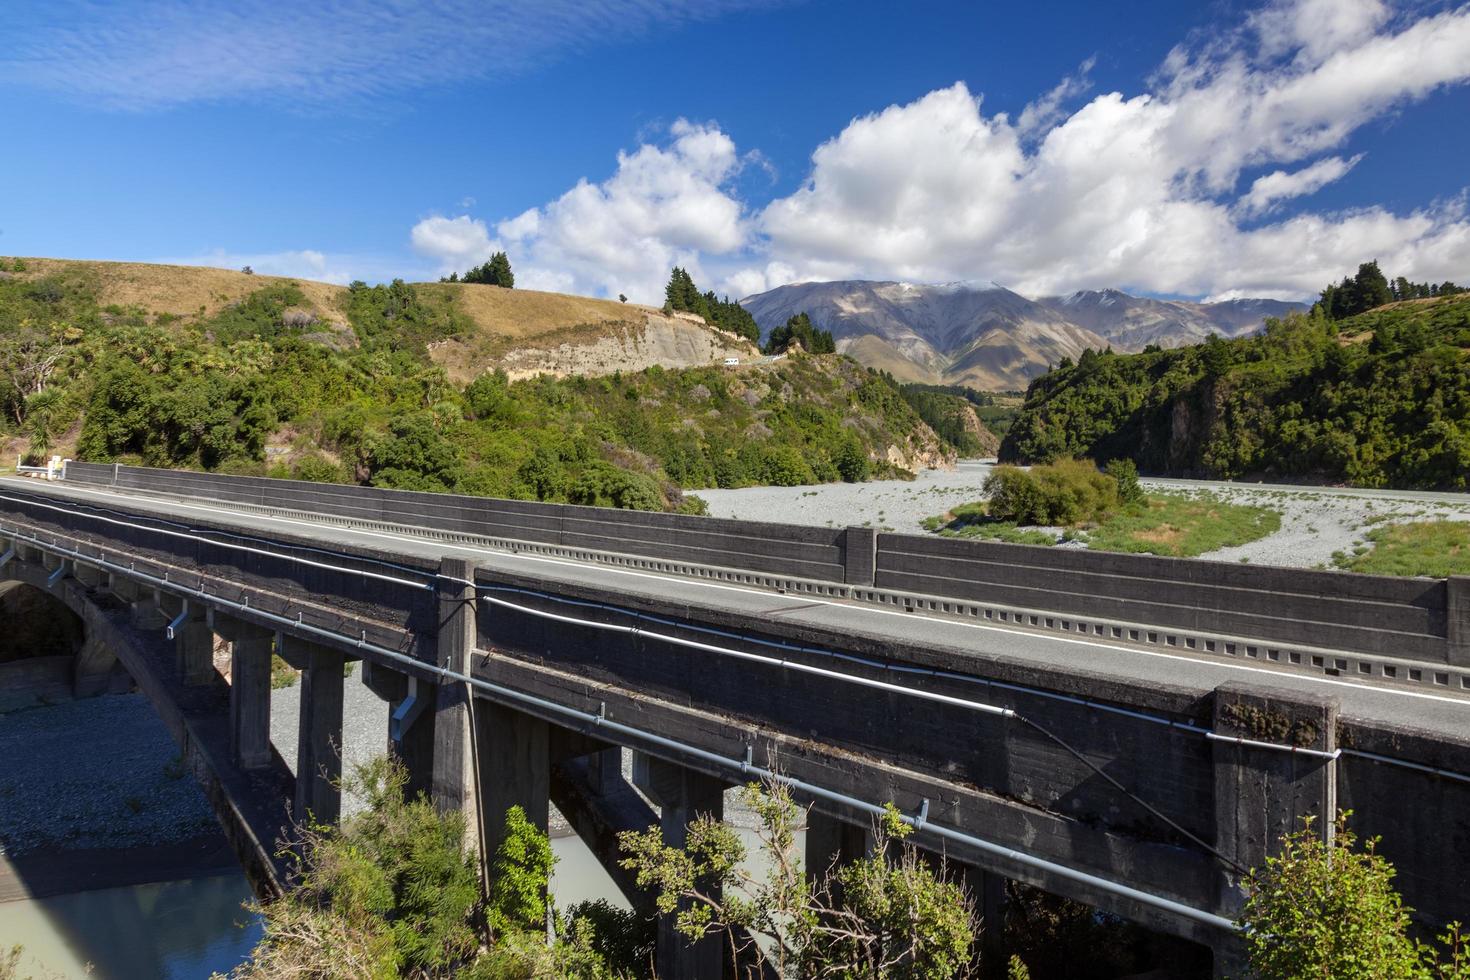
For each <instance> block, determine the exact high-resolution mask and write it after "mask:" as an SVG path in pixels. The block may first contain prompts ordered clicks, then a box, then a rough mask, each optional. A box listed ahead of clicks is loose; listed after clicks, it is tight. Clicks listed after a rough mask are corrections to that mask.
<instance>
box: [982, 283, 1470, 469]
mask: <svg viewBox="0 0 1470 980" xmlns="http://www.w3.org/2000/svg"><path fill="white" fill-rule="evenodd" d="M1000 453H1001V459H1002V460H1003V461H1019V462H1031V461H1044V460H1051V459H1056V458H1058V457H1061V456H1069V455H1070V456H1085V457H1091V458H1094V459H1099V460H1107V459H1112V458H1116V457H1130V458H1132V459H1134V460H1135V461H1136V462H1137V464H1138V466H1139V468H1140V469H1141V470H1143V471H1145V472H1152V473H1171V474H1182V475H1198V476H1210V477H1221V478H1235V477H1255V476H1262V477H1271V478H1283V479H1293V480H1304V481H1325V482H1331V483H1350V484H1354V485H1357V486H1365V487H1423V488H1442V489H1451V490H1470V295H1466V294H1461V295H1458V296H1445V297H1440V298H1437V299H1422V300H1411V301H1407V302H1402V303H1394V304H1389V305H1387V306H1382V307H1379V308H1377V309H1374V310H1370V311H1369V312H1367V313H1362V314H1359V315H1357V316H1354V317H1350V318H1348V319H1345V320H1340V321H1331V320H1328V319H1325V318H1323V317H1322V316H1320V315H1319V314H1312V315H1307V314H1295V315H1292V316H1288V317H1287V318H1285V319H1282V320H1271V321H1268V323H1267V327H1266V330H1265V332H1264V333H1263V334H1262V335H1260V336H1256V337H1250V338H1242V339H1238V340H1228V341H1226V340H1218V339H1215V340H1211V341H1207V342H1206V343H1203V344H1199V345H1196V346H1193V347H1186V348H1180V349H1176V350H1166V351H1153V352H1146V353H1142V354H1133V355H1116V354H1111V353H1102V354H1096V353H1091V352H1089V353H1088V354H1086V355H1084V356H1083V357H1082V359H1081V360H1080V361H1079V362H1078V363H1076V364H1063V366H1062V367H1060V368H1059V369H1057V370H1054V371H1052V372H1050V373H1049V374H1046V375H1044V376H1042V377H1040V378H1037V379H1036V380H1035V381H1034V382H1032V384H1031V386H1030V388H1029V389H1028V391H1027V393H1026V401H1025V405H1024V406H1023V409H1022V411H1021V414H1020V416H1019V417H1018V418H1017V419H1016V421H1015V423H1014V424H1013V425H1012V426H1011V428H1010V430H1009V432H1008V433H1007V435H1006V438H1005V440H1004V441H1003V443H1002V445H1001V450H1000Z"/></svg>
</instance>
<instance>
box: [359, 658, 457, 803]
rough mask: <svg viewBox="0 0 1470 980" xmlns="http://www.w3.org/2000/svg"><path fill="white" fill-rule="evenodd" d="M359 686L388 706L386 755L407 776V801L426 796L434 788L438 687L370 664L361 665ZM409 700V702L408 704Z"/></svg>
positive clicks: (390, 669)
mask: <svg viewBox="0 0 1470 980" xmlns="http://www.w3.org/2000/svg"><path fill="white" fill-rule="evenodd" d="M362 682H363V683H364V684H366V685H367V686H368V689H369V690H371V691H372V692H373V693H374V694H376V695H377V696H378V697H380V698H382V699H383V700H384V701H387V702H388V754H389V755H391V756H392V757H393V758H395V759H397V760H398V762H399V763H400V764H402V766H403V768H404V769H405V770H406V771H407V773H408V785H407V786H406V787H404V790H405V792H406V793H407V794H408V796H409V799H412V798H414V797H416V796H418V795H419V794H421V793H422V794H423V795H424V796H430V795H431V794H432V791H433V788H434V705H435V704H436V703H437V702H438V699H439V694H438V686H437V685H435V684H430V683H428V682H427V681H415V682H414V684H413V685H412V689H411V690H410V684H409V679H408V675H407V674H404V673H403V672H402V671H398V670H394V669H393V668H391V667H384V666H383V665H382V664H375V663H373V662H372V661H371V660H364V661H363V662H362ZM410 699H412V700H410Z"/></svg>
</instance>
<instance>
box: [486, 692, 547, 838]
mask: <svg viewBox="0 0 1470 980" xmlns="http://www.w3.org/2000/svg"><path fill="white" fill-rule="evenodd" d="M474 711H475V753H476V755H477V756H478V758H477V759H476V760H475V763H476V767H477V769H478V772H479V793H480V820H481V834H482V836H481V842H482V843H483V845H484V848H485V865H486V867H489V865H490V864H491V863H492V862H493V861H494V860H495V853H496V851H497V850H499V848H500V844H501V842H502V841H504V840H505V811H507V810H509V809H510V808H511V807H512V806H519V807H520V808H521V809H522V810H524V811H525V813H526V819H527V820H529V821H530V822H531V825H532V826H534V827H535V828H536V829H538V830H540V831H541V832H542V833H543V834H544V833H546V826H547V819H548V815H549V808H550V799H551V756H550V753H549V751H548V747H547V742H548V734H549V730H550V726H549V725H548V724H547V723H546V722H545V721H542V720H541V719H540V718H536V717H533V716H531V715H528V714H526V713H524V712H521V711H517V710H515V709H514V708H507V707H504V706H503V705H499V704H494V703H492V702H489V701H477V702H475V705H474Z"/></svg>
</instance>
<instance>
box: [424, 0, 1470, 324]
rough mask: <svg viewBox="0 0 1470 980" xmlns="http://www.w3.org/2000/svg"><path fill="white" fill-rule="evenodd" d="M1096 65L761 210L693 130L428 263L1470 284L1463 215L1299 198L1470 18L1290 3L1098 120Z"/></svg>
mask: <svg viewBox="0 0 1470 980" xmlns="http://www.w3.org/2000/svg"><path fill="white" fill-rule="evenodd" d="M1090 67H1091V63H1090V62H1089V63H1088V64H1084V65H1083V66H1082V67H1081V69H1080V70H1079V71H1078V72H1077V73H1075V74H1074V75H1073V76H1071V77H1069V78H1067V79H1064V80H1063V81H1062V82H1061V83H1059V84H1058V85H1057V86H1055V87H1054V88H1052V89H1051V90H1050V91H1048V92H1046V93H1044V94H1042V95H1041V96H1039V97H1038V98H1037V99H1036V100H1034V101H1033V102H1032V103H1031V104H1030V105H1028V106H1027V107H1026V108H1025V109H1024V110H1023V111H1022V112H1021V113H1020V114H1018V116H1017V117H1016V118H1015V119H1014V120H1012V119H1011V118H1010V117H1009V116H1008V115H1007V114H1005V113H993V114H987V113H986V112H985V111H984V107H983V104H982V100H981V98H980V97H979V96H978V95H977V94H976V93H973V92H971V91H970V89H969V88H968V87H967V86H965V85H964V84H962V83H956V84H955V85H952V86H949V87H947V88H942V89H939V90H936V91H933V92H930V93H928V94H927V95H924V96H922V97H920V98H918V99H915V100H914V101H912V102H909V103H907V104H904V105H893V106H889V107H887V108H885V109H882V110H880V111H876V112H873V113H871V114H869V115H866V116H862V117H860V118H857V119H854V120H852V121H851V122H850V123H849V124H848V125H847V126H846V127H845V128H844V129H843V130H842V131H841V132H839V133H837V134H836V135H835V136H833V137H832V138H831V139H829V140H827V141H825V142H823V143H822V144H821V145H820V146H818V147H817V148H816V149H815V150H814V151H813V153H812V157H811V167H810V170H809V172H808V175H807V177H806V179H805V180H804V181H803V182H802V183H801V185H800V186H799V187H797V188H796V189H795V190H794V191H793V192H791V193H789V194H787V195H785V196H783V197H778V198H776V199H775V200H772V201H769V202H767V203H765V205H764V206H750V205H748V204H746V203H745V202H744V201H743V200H742V199H741V198H740V197H739V196H737V193H736V190H735V186H734V185H735V181H734V179H733V178H734V177H735V176H736V175H737V174H738V173H739V171H740V169H741V168H742V167H743V166H748V165H751V164H752V163H753V161H754V160H755V159H756V156H755V155H754V153H752V152H746V153H741V152H740V151H739V150H738V149H737V148H736V146H735V144H734V142H733V141H732V140H731V139H730V137H729V136H728V135H727V134H726V133H724V132H723V131H721V130H720V129H719V128H718V127H717V126H715V125H713V124H695V123H690V122H687V121H685V120H680V121H679V122H677V123H675V124H674V126H673V127H672V128H671V129H670V130H669V132H668V133H667V134H665V135H664V138H663V140H662V141H655V142H645V143H643V144H642V145H640V146H639V147H638V148H637V149H636V150H634V151H632V152H628V153H622V154H619V156H618V158H617V167H616V170H615V172H614V173H613V174H612V176H610V177H608V178H607V179H605V180H602V181H601V182H595V183H594V182H592V181H589V180H582V181H580V182H579V183H578V184H577V185H576V186H575V187H573V188H572V189H571V190H569V191H567V192H566V193H565V194H563V195H561V196H560V197H559V198H557V199H556V200H554V201H551V202H550V203H548V204H546V205H544V206H542V207H537V208H531V209H529V210H527V211H525V212H524V213H522V214H520V215H517V216H514V217H512V218H509V219H508V220H503V221H500V222H499V223H498V224H496V225H495V226H494V232H493V234H492V232H491V230H490V228H489V227H488V226H486V225H485V224H484V223H482V222H480V221H477V220H475V219H471V218H469V217H462V218H456V219H448V218H435V219H429V221H427V222H424V223H421V224H420V226H419V227H418V228H415V230H414V241H415V245H416V247H419V248H420V251H422V252H424V254H430V255H435V256H439V257H442V256H445V255H448V254H454V255H456V256H469V255H471V254H476V255H478V254H484V253H485V252H486V250H487V249H489V248H490V247H491V244H492V243H493V242H500V243H503V247H505V248H507V249H508V250H509V251H510V252H511V255H512V259H513V261H514V262H515V264H516V270H517V282H518V283H521V282H525V283H526V284H527V285H532V284H534V285H537V286H539V287H541V288H551V289H558V290H570V291H574V292H591V293H600V294H603V295H617V294H618V293H626V294H628V295H629V296H631V297H633V298H634V299H638V300H642V301H646V302H657V301H659V300H660V299H661V298H662V287H663V284H664V282H665V281H666V279H667V276H668V270H669V267H670V266H672V265H682V266H685V267H686V268H688V269H689V270H690V271H691V272H692V273H693V274H694V276H695V279H696V281H698V282H699V283H700V284H701V285H704V286H713V287H714V288H716V289H718V290H722V291H725V290H727V291H729V292H730V293H732V294H733V295H736V296H745V295H750V294H752V293H755V292H761V291H764V290H766V289H770V288H773V287H775V286H778V285H781V284H783V283H786V282H793V281H799V280H806V279H837V278H849V277H864V278H883V279H888V278H900V279H908V280H914V281H944V280H954V279H994V280H997V281H1000V282H1003V283H1006V284H1007V285H1010V286H1011V287H1013V288H1016V289H1018V290H1020V291H1021V292H1023V293H1027V294H1030V295H1039V294H1046V293H1056V292H1065V291H1070V290H1073V289H1080V288H1095V287H1103V286H1114V285H1117V286H1124V287H1128V288H1134V289H1139V290H1144V291H1148V292H1155V293H1163V294H1176V295H1189V296H1214V297H1228V296H1234V295H1256V296H1271V297H1278V298H1302V297H1305V296H1308V295H1311V294H1312V293H1314V292H1315V291H1316V290H1317V289H1319V288H1320V287H1321V285H1322V284H1323V283H1325V282H1328V281H1330V280H1333V279H1336V278H1338V277H1340V276H1341V275H1342V274H1343V272H1344V271H1346V270H1350V269H1352V268H1354V267H1356V265H1357V263H1358V262H1360V261H1362V260H1364V259H1366V258H1373V257H1376V258H1378V259H1379V260H1380V261H1381V262H1382V263H1383V265H1384V267H1385V268H1387V269H1390V270H1392V272H1393V273H1394V274H1402V275H1408V276H1411V277H1413V278H1415V279H1420V280H1434V281H1439V280H1442V279H1446V278H1463V277H1464V275H1465V271H1466V269H1467V268H1470V222H1467V216H1466V208H1465V203H1464V200H1463V197H1462V198H1459V199H1455V200H1450V201H1438V202H1425V203H1424V205H1423V206H1422V207H1421V208H1419V209H1418V210H1415V211H1412V212H1410V213H1393V212H1390V211H1389V210H1387V209H1386V208H1383V207H1381V206H1375V205H1368V206H1364V207H1359V208H1355V209H1353V210H1350V211H1346V212H1340V213H1331V214H1327V213H1313V212H1311V211H1309V210H1306V209H1305V208H1304V207H1303V205H1305V204H1306V203H1307V202H1305V201H1304V200H1302V199H1304V198H1305V197H1306V196H1307V195H1310V194H1312V193H1314V192H1315V191H1317V190H1319V189H1320V188H1322V187H1324V186H1326V185H1327V184H1329V183H1331V182H1333V181H1336V180H1340V179H1342V178H1343V177H1344V176H1345V175H1347V174H1348V172H1349V171H1350V170H1351V169H1352V168H1353V167H1354V166H1355V165H1356V164H1357V162H1358V161H1359V160H1360V159H1361V154H1355V155H1346V154H1344V153H1343V152H1342V148H1343V145H1344V144H1345V143H1346V142H1347V140H1348V139H1349V138H1350V137H1351V136H1352V134H1353V133H1354V132H1355V131H1357V130H1358V129H1359V128H1360V127H1362V126H1363V125H1364V124H1366V123H1368V122H1370V121H1372V120H1374V119H1378V118H1381V117H1383V116H1384V115H1385V114H1386V113H1391V112H1394V111H1397V110H1399V109H1401V108H1402V107H1404V106H1406V105H1408V104H1410V103H1412V102H1414V101H1415V100H1419V99H1422V98H1424V97H1425V96H1426V95H1428V94H1430V93H1432V92H1434V91H1436V90H1438V89H1440V88H1442V87H1445V86H1451V85H1462V84H1464V83H1465V82H1466V81H1467V80H1470V7H1460V8H1458V9H1453V10H1443V11H1441V12H1439V13H1433V14H1430V15H1425V16H1420V17H1418V18H1417V19H1415V18H1412V17H1409V16H1407V15H1404V14H1401V13H1398V14H1396V13H1395V12H1394V11H1393V10H1391V9H1390V8H1389V7H1388V6H1386V5H1385V4H1384V3H1382V2H1380V0H1276V2H1273V3H1271V4H1270V5H1269V6H1267V7H1265V8H1263V9H1261V10H1259V11H1257V12H1256V13H1255V14H1253V15H1251V16H1249V17H1247V18H1246V19H1245V20H1244V22H1243V23H1242V24H1241V26H1240V28H1239V29H1238V30H1236V31H1234V32H1226V33H1224V34H1223V35H1220V34H1217V35H1216V36H1214V37H1212V38H1211V39H1210V40H1208V41H1206V42H1203V43H1201V44H1192V45H1181V46H1179V47H1176V48H1175V49H1174V50H1173V51H1171V52H1170V54H1169V55H1168V57H1167V58H1166V59H1165V60H1164V63H1163V64H1162V65H1161V66H1160V67H1159V69H1158V71H1157V72H1156V73H1155V74H1154V76H1153V77H1152V78H1151V79H1150V80H1149V82H1148V83H1147V85H1146V86H1145V88H1144V90H1142V91H1138V92H1133V93H1124V92H1118V91H1112V92H1101V93H1097V94H1095V95H1093V96H1092V97H1091V98H1087V92H1088V89H1089V87H1090V84H1089V82H1088V71H1089V69H1090ZM1084 99H1086V101H1083V100H1084ZM1287 202H1295V203H1293V204H1291V205H1288V203H1287ZM421 237H422V238H423V240H424V241H425V242H430V241H432V242H434V243H436V244H435V245H433V246H432V247H426V246H420V245H419V242H420V238H421ZM436 250H437V251H436ZM456 250H458V251H456ZM460 264H461V265H462V264H464V263H463V261H461V262H460ZM523 270H525V271H524V272H523Z"/></svg>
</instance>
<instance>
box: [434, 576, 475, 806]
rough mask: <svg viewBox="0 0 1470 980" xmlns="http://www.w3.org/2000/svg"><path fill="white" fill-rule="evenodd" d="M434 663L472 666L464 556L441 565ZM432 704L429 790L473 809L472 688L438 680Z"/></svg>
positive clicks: (470, 590)
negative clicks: (436, 648)
mask: <svg viewBox="0 0 1470 980" xmlns="http://www.w3.org/2000/svg"><path fill="white" fill-rule="evenodd" d="M439 574H440V576H441V577H440V579H439V638H438V663H439V666H440V667H444V668H447V669H449V670H452V671H454V672H455V673H457V674H468V673H469V671H470V653H471V652H472V651H473V650H474V648H475V587H474V585H473V584H471V583H472V582H473V580H474V574H475V569H474V566H473V565H471V564H470V563H469V562H468V561H465V560H464V559H463V558H445V559H444V560H443V562H441V563H440V566H439ZM434 691H435V693H436V695H437V697H436V703H435V705H434V779H433V788H432V792H431V793H430V795H431V796H432V798H433V800H434V805H435V806H437V807H438V808H439V810H440V811H441V812H445V813H447V812H450V811H452V810H465V809H472V807H471V804H472V803H473V799H474V794H475V774H474V769H473V765H472V755H471V753H472V746H471V744H470V743H471V738H472V735H473V733H472V731H471V724H470V690H469V685H468V684H465V683H464V682H457V683H447V684H439V685H436V686H435V688H434Z"/></svg>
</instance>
